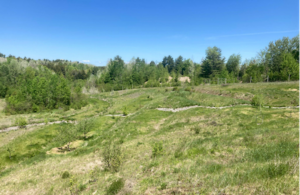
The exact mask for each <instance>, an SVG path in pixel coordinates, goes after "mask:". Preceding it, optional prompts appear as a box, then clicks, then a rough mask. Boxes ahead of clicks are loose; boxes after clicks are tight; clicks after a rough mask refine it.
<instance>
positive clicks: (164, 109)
mask: <svg viewBox="0 0 300 195" xmlns="http://www.w3.org/2000/svg"><path fill="white" fill-rule="evenodd" d="M236 106H251V105H250V104H239V105H235V106H220V107H211V106H197V105H195V106H187V107H182V108H175V109H174V108H156V109H157V110H160V111H166V112H179V111H183V110H188V109H191V108H208V109H224V108H231V107H236ZM264 108H269V107H268V106H264ZM271 108H273V109H287V108H299V106H295V107H271Z"/></svg>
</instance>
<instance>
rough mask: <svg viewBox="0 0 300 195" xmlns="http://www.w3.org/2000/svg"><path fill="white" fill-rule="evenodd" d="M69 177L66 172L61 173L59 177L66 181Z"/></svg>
mask: <svg viewBox="0 0 300 195" xmlns="http://www.w3.org/2000/svg"><path fill="white" fill-rule="evenodd" d="M69 177H70V173H69V172H68V171H65V172H63V174H62V175H61V178H63V179H66V178H69Z"/></svg>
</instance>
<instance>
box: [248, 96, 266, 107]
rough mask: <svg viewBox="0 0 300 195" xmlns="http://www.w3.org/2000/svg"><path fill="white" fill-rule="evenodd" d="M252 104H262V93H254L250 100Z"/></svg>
mask: <svg viewBox="0 0 300 195" xmlns="http://www.w3.org/2000/svg"><path fill="white" fill-rule="evenodd" d="M251 105H252V106H264V98H263V96H262V95H255V96H254V97H253V98H252V101H251Z"/></svg>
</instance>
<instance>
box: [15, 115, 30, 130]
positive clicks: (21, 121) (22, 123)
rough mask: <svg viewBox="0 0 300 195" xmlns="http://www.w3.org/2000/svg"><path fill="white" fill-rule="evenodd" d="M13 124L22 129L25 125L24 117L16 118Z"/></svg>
mask: <svg viewBox="0 0 300 195" xmlns="http://www.w3.org/2000/svg"><path fill="white" fill-rule="evenodd" d="M15 124H16V125H17V126H19V127H21V128H22V127H25V126H26V125H27V120H26V119H25V118H24V117H19V118H16V120H15Z"/></svg>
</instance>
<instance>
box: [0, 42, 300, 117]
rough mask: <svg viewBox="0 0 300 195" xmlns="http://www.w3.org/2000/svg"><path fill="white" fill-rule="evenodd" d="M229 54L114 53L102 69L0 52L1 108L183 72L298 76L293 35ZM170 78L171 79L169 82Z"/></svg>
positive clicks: (152, 82)
mask: <svg viewBox="0 0 300 195" xmlns="http://www.w3.org/2000/svg"><path fill="white" fill-rule="evenodd" d="M241 58H242V57H241V55H239V54H232V55H231V56H230V57H229V58H228V60H227V61H226V59H225V57H223V56H222V50H221V49H220V48H218V47H208V48H207V50H206V56H205V58H204V59H203V60H202V61H201V62H200V63H196V62H193V61H192V60H191V59H184V58H183V57H182V56H178V57H177V58H176V59H174V58H173V57H172V56H171V55H168V56H165V57H164V58H163V59H162V61H161V62H159V63H155V62H154V61H151V62H150V63H147V62H146V61H145V59H141V58H139V57H137V58H132V59H131V60H130V61H129V62H128V63H125V62H124V60H123V59H122V58H121V57H120V56H116V57H114V58H113V59H110V60H109V62H108V64H107V66H106V67H97V66H93V65H90V64H83V63H79V62H71V61H68V60H59V59H57V60H52V61H51V60H48V59H44V60H40V59H39V60H33V59H31V58H26V57H24V58H20V57H15V56H12V55H9V56H6V55H4V54H2V53H0V97H2V98H5V99H6V102H7V107H6V112H8V113H24V112H38V111H40V110H44V109H54V108H59V107H64V108H69V107H74V108H80V107H81V106H83V105H85V104H86V99H85V95H84V94H83V93H82V91H84V89H87V90H90V89H91V88H95V89H97V90H99V91H110V90H121V89H125V88H135V87H159V86H178V85H180V84H181V83H180V82H179V78H180V77H182V76H188V77H189V78H190V80H191V82H190V84H191V85H192V84H193V85H199V84H201V83H204V82H207V81H208V80H209V81H211V82H216V79H217V78H223V79H226V81H227V83H230V82H241V81H242V82H264V81H287V80H299V36H296V37H293V38H291V39H290V38H288V37H283V38H282V39H279V40H276V41H274V42H270V43H269V45H268V46H267V47H266V48H264V49H262V50H261V51H259V52H258V54H257V56H255V57H254V58H252V59H248V60H244V62H243V63H242V61H241ZM170 79H171V80H170Z"/></svg>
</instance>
